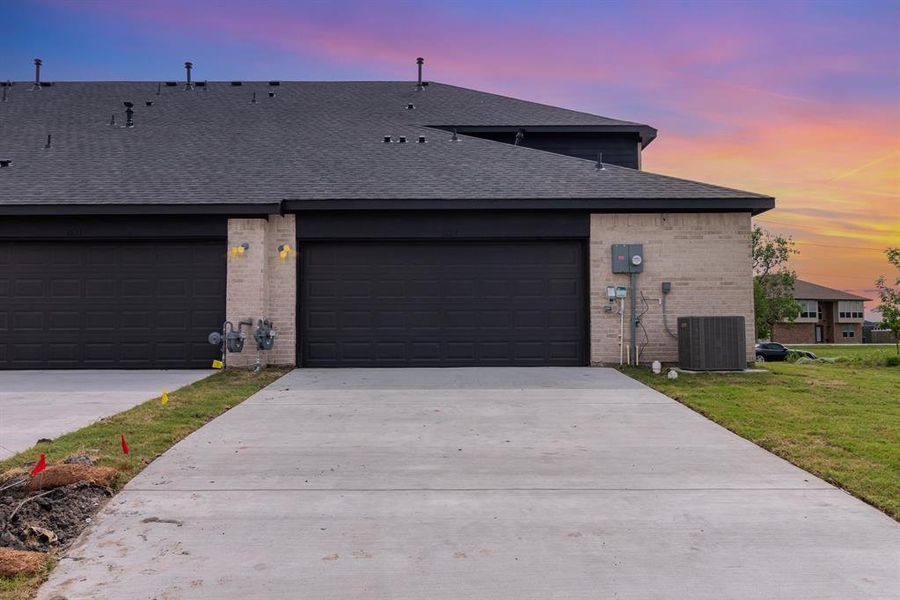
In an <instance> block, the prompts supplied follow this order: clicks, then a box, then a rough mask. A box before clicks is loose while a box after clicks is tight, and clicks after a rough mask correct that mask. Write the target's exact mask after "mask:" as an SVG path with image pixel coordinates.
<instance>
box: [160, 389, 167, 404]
mask: <svg viewBox="0 0 900 600" xmlns="http://www.w3.org/2000/svg"><path fill="white" fill-rule="evenodd" d="M159 403H160V404H162V405H163V406H165V405H166V404H168V403H169V394H167V393H166V388H163V393H162V397H161V398H160V399H159Z"/></svg>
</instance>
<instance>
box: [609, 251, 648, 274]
mask: <svg viewBox="0 0 900 600" xmlns="http://www.w3.org/2000/svg"><path fill="white" fill-rule="evenodd" d="M643 271H644V245H643V244H613V246H612V272H613V273H643Z"/></svg>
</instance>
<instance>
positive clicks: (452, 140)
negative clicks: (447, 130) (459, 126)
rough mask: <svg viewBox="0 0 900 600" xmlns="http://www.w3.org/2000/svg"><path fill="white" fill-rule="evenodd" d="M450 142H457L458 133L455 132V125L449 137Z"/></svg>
mask: <svg viewBox="0 0 900 600" xmlns="http://www.w3.org/2000/svg"><path fill="white" fill-rule="evenodd" d="M450 141H451V142H459V141H461V140H460V139H459V135H458V134H457V133H456V127H454V128H453V137H451V138H450Z"/></svg>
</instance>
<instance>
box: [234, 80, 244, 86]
mask: <svg viewBox="0 0 900 600" xmlns="http://www.w3.org/2000/svg"><path fill="white" fill-rule="evenodd" d="M231 85H232V86H234V87H237V86H240V85H244V82H243V81H232V82H231Z"/></svg>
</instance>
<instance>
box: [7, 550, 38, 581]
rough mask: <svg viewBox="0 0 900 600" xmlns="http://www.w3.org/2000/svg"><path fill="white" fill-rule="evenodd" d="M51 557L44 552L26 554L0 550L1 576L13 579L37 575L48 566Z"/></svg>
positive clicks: (20, 551) (17, 551)
mask: <svg viewBox="0 0 900 600" xmlns="http://www.w3.org/2000/svg"><path fill="white" fill-rule="evenodd" d="M49 558H50V557H49V556H47V555H46V554H44V553H43V552H25V551H23V550H11V549H10V548H0V575H3V576H6V577H12V576H13V575H25V574H30V573H37V572H38V571H40V570H41V569H42V568H44V565H45V564H47V560H49Z"/></svg>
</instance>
